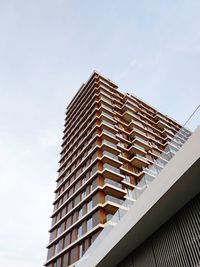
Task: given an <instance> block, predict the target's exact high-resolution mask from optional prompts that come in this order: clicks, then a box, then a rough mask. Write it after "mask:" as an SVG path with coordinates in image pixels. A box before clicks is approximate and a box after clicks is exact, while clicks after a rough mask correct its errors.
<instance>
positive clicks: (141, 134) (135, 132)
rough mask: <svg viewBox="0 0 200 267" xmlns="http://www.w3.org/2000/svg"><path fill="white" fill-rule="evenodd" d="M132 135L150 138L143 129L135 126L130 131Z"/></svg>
mask: <svg viewBox="0 0 200 267" xmlns="http://www.w3.org/2000/svg"><path fill="white" fill-rule="evenodd" d="M130 136H131V137H137V136H138V137H142V138H143V139H145V140H148V137H147V135H146V134H145V132H143V131H141V130H139V129H137V128H135V127H134V128H133V129H132V131H131V132H130Z"/></svg>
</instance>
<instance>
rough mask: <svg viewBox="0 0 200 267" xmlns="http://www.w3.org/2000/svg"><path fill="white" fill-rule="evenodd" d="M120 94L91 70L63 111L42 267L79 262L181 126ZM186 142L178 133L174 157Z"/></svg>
mask: <svg viewBox="0 0 200 267" xmlns="http://www.w3.org/2000/svg"><path fill="white" fill-rule="evenodd" d="M117 88H118V87H117V85H116V84H115V83H113V82H112V81H111V80H109V79H107V78H105V77H104V76H102V75H101V74H99V73H97V72H96V71H95V72H94V73H93V74H92V75H91V77H90V78H89V80H88V81H87V82H86V83H85V84H83V85H82V86H81V88H80V89H79V90H78V92H77V93H76V95H75V96H74V98H73V99H72V101H71V102H70V104H69V105H68V107H67V111H66V119H65V129H64V137H63V143H62V151H61V159H60V167H59V170H58V173H59V174H58V178H57V180H56V182H57V187H56V190H55V194H56V196H55V201H54V202H53V205H54V211H53V214H52V226H51V229H50V230H49V231H50V241H49V244H48V246H47V248H48V256H47V261H46V263H45V266H47V267H67V266H70V265H72V264H73V263H74V262H76V261H78V260H79V259H80V258H81V257H82V255H83V254H84V253H85V252H86V250H87V249H88V248H89V247H90V246H91V244H92V243H93V242H94V240H95V239H96V237H97V236H98V235H99V233H100V232H101V231H102V229H103V228H104V224H105V223H106V222H107V221H108V220H109V219H110V217H111V216H112V215H113V214H114V213H115V212H116V211H117V209H118V208H119V207H120V204H121V203H122V201H123V200H125V199H130V200H131V199H132V197H133V196H132V194H133V189H134V188H135V187H136V186H137V184H138V182H139V181H140V180H141V178H142V177H143V176H144V175H145V174H148V175H149V179H151V177H154V175H155V174H154V172H153V171H152V170H151V172H150V171H149V170H148V168H147V167H148V166H150V165H152V164H153V163H154V160H155V159H157V157H158V156H159V155H160V154H161V152H162V151H163V150H164V148H165V147H166V145H167V144H168V143H169V142H170V140H171V139H172V138H173V137H174V135H175V134H176V133H177V131H179V130H180V128H181V126H180V125H179V124H178V123H177V122H176V121H174V120H173V119H171V118H169V117H167V116H165V115H163V114H162V113H160V112H159V111H157V110H156V109H155V108H153V107H151V106H150V105H148V104H147V103H145V102H144V101H142V100H141V99H139V98H138V97H136V96H134V95H132V94H128V93H127V94H123V93H121V92H119V91H118V90H117ZM184 140H185V136H184V135H182V136H181V135H179V138H178V139H176V141H175V140H174V141H173V143H171V151H172V153H173V150H174V151H176V150H177V146H178V145H179V143H181V142H184ZM164 161H165V159H162V158H160V163H159V164H157V166H156V167H157V168H162V163H163V164H164V163H165V162H164ZM155 172H156V169H155Z"/></svg>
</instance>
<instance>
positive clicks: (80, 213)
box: [78, 208, 83, 219]
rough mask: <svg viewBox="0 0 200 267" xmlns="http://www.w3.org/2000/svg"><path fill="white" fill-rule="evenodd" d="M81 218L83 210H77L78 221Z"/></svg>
mask: <svg viewBox="0 0 200 267" xmlns="http://www.w3.org/2000/svg"><path fill="white" fill-rule="evenodd" d="M82 216H83V208H81V209H80V210H79V213H78V218H79V219H80V218H81V217H82Z"/></svg>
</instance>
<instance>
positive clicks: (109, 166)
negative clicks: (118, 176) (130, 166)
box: [103, 163, 120, 173]
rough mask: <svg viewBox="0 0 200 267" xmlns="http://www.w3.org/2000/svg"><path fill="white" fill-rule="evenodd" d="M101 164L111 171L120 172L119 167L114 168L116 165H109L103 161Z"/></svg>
mask: <svg viewBox="0 0 200 267" xmlns="http://www.w3.org/2000/svg"><path fill="white" fill-rule="evenodd" d="M103 166H104V168H105V169H108V170H111V171H113V172H116V173H120V169H119V168H116V167H114V166H112V165H110V164H108V163H104V165H103Z"/></svg>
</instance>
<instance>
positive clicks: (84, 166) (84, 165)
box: [82, 163, 86, 171]
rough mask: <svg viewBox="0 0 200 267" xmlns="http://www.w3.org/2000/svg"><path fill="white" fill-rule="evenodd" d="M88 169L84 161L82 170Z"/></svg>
mask: <svg viewBox="0 0 200 267" xmlns="http://www.w3.org/2000/svg"><path fill="white" fill-rule="evenodd" d="M85 169H86V163H84V164H83V165H82V171H84V170H85Z"/></svg>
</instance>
